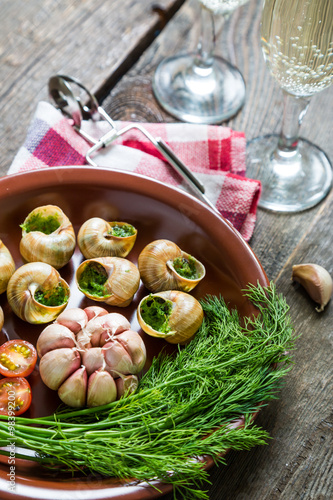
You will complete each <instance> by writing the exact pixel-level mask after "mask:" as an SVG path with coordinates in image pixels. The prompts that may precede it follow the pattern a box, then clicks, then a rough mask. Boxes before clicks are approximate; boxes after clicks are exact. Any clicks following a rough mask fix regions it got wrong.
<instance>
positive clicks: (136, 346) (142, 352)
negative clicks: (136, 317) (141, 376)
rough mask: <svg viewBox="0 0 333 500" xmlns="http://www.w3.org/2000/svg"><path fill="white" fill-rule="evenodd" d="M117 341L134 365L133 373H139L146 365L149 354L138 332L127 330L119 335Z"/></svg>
mask: <svg viewBox="0 0 333 500" xmlns="http://www.w3.org/2000/svg"><path fill="white" fill-rule="evenodd" d="M117 341H118V342H120V343H121V345H122V346H123V347H124V348H125V349H126V351H127V352H128V354H129V355H130V356H131V359H132V363H133V368H134V369H133V371H132V373H133V374H135V373H139V372H140V371H141V370H142V368H143V367H144V365H145V362H146V358H147V352H146V347H145V344H144V342H143V340H142V338H141V337H140V335H139V334H138V333H137V332H134V331H133V330H127V331H125V332H123V333H120V334H119V335H117Z"/></svg>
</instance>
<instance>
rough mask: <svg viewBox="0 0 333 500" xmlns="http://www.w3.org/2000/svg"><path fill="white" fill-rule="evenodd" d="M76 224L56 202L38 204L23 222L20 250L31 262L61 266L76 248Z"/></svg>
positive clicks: (57, 267)
mask: <svg viewBox="0 0 333 500" xmlns="http://www.w3.org/2000/svg"><path fill="white" fill-rule="evenodd" d="M75 242H76V240H75V233H74V229H73V226H72V224H71V222H70V220H69V219H68V217H67V216H66V215H65V214H64V212H63V211H62V210H61V209H60V208H59V207H57V206H55V205H45V206H42V207H37V208H35V209H34V210H33V211H32V212H30V214H29V215H28V216H27V217H26V219H25V221H24V222H23V224H22V239H21V242H20V252H21V255H22V257H23V258H24V259H25V260H26V261H27V262H46V263H47V264H50V266H53V267H54V268H56V269H60V268H61V267H63V266H64V265H65V264H67V263H68V262H69V260H70V259H71V257H72V255H73V253H74V249H75Z"/></svg>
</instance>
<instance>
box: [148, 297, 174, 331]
mask: <svg viewBox="0 0 333 500" xmlns="http://www.w3.org/2000/svg"><path fill="white" fill-rule="evenodd" d="M171 312H172V302H170V301H169V300H165V299H163V298H162V297H153V296H152V295H149V297H148V298H147V299H146V300H145V301H143V302H142V304H141V307H140V313H141V317H142V319H143V321H144V322H145V323H146V324H147V325H149V326H151V327H152V328H153V329H154V330H155V331H157V332H161V333H169V332H170V330H171V328H170V326H169V318H170V315H171Z"/></svg>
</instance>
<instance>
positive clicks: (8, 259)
mask: <svg viewBox="0 0 333 500" xmlns="http://www.w3.org/2000/svg"><path fill="white" fill-rule="evenodd" d="M14 271H15V262H14V259H13V257H12V255H11V253H10V251H9V250H8V248H7V247H6V245H4V244H3V243H2V241H1V240H0V293H3V292H5V291H6V289H7V284H8V281H9V278H10V277H11V276H12V274H13V272H14Z"/></svg>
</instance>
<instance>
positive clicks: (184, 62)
mask: <svg viewBox="0 0 333 500" xmlns="http://www.w3.org/2000/svg"><path fill="white" fill-rule="evenodd" d="M247 1H248V0H199V4H200V7H201V9H200V12H201V34H200V39H199V42H198V44H197V51H196V52H195V53H185V54H179V55H176V56H173V57H168V58H166V59H164V60H163V61H162V62H161V63H160V64H159V66H158V67H157V70H156V72H155V75H154V78H153V91H154V94H155V97H156V99H157V101H158V102H159V103H160V105H161V106H162V107H163V108H164V109H165V110H166V111H167V112H168V113H170V114H171V115H172V116H174V117H176V118H178V119H179V120H183V121H187V122H192V123H221V122H222V121H224V120H227V119H228V118H230V117H231V116H234V115H235V114H236V113H237V112H238V111H239V110H240V108H241V107H242V106H243V104H244V101H245V83H244V79H243V76H242V75H241V73H240V72H239V70H238V69H237V68H235V67H234V66H233V65H232V64H230V63H229V62H228V61H226V60H225V59H223V58H221V57H218V56H217V55H215V25H214V23H215V16H216V15H220V16H222V17H223V18H224V19H227V18H228V17H229V16H230V14H232V12H233V11H234V10H235V9H236V8H238V7H240V6H241V5H243V4H245V3H246V2H247Z"/></svg>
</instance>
